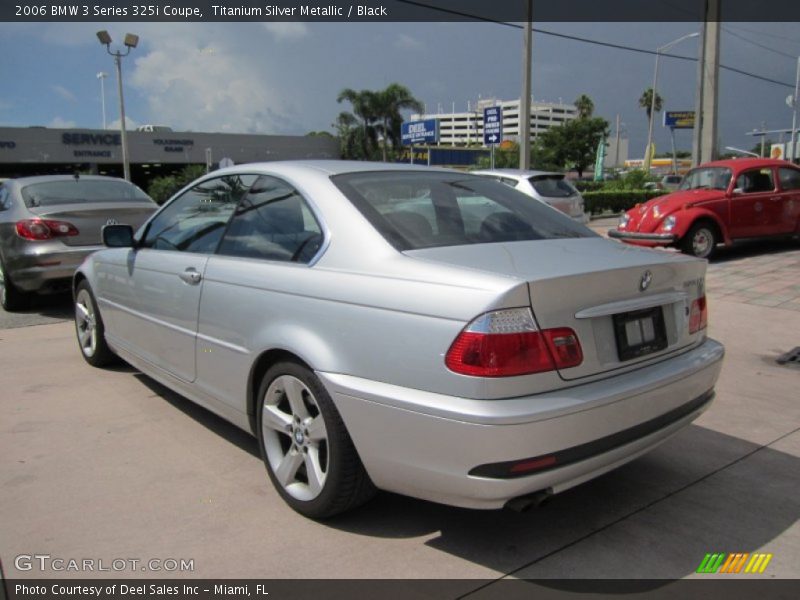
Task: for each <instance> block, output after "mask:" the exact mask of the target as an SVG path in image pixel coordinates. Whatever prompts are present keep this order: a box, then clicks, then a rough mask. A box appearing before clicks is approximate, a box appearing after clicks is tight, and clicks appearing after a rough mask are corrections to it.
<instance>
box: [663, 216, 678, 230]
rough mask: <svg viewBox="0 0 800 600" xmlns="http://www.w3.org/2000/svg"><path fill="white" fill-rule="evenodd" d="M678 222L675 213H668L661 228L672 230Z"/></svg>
mask: <svg viewBox="0 0 800 600" xmlns="http://www.w3.org/2000/svg"><path fill="white" fill-rule="evenodd" d="M677 222H678V219H676V218H675V215H670V216H668V217H667V218H666V219H664V222H663V223H662V224H661V229H663V230H664V231H672V230H673V229H674V228H675V223H677Z"/></svg>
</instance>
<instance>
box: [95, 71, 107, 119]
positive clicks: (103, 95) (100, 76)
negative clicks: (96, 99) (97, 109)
mask: <svg viewBox="0 0 800 600" xmlns="http://www.w3.org/2000/svg"><path fill="white" fill-rule="evenodd" d="M106 77H108V73H106V72H104V71H100V72H99V73H98V74H97V78H98V79H99V80H100V104H101V106H102V107H103V129H105V128H106V86H105V80H106Z"/></svg>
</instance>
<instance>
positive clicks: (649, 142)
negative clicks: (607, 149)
mask: <svg viewBox="0 0 800 600" xmlns="http://www.w3.org/2000/svg"><path fill="white" fill-rule="evenodd" d="M699 35H700V34H699V33H698V32H697V31H695V32H694V33H687V34H686V35H684V36H681V37H679V38H678V39H677V40H672V41H671V42H670V43H669V44H664V45H663V46H661V47H660V48H656V68H655V70H654V71H653V89H652V93H651V94H650V124H649V125H648V127H647V146H646V147H645V149H644V158H645V161H646V162H647V154H648V152H650V147H651V146H652V145H653V117H654V116H655V112H656V93H657V92H656V86H657V85H658V59H659V58H661V53H662V52H663V51H664V50H669V49H670V48H672V47H673V46H674V45H675V44H679V43H680V42H682V41H684V40H688V39H689V38H694V37H697V36H699ZM651 165H652V157H651V160H650V161H649V162H647V172H648V173H649V172H650V167H651Z"/></svg>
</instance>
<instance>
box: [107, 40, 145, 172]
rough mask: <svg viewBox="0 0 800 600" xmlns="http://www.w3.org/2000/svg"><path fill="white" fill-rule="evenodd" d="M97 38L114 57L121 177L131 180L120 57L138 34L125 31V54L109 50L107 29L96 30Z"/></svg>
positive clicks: (132, 44)
mask: <svg viewBox="0 0 800 600" xmlns="http://www.w3.org/2000/svg"><path fill="white" fill-rule="evenodd" d="M97 39H98V40H100V43H101V44H103V45H104V46H105V47H106V52H108V53H109V54H110V55H111V56H113V57H114V65H115V66H116V67H117V90H118V92H119V129H120V134H121V137H122V172H123V177H124V178H125V179H127V180H128V181H130V180H131V165H130V162H129V160H128V132H127V130H126V129H125V98H124V97H123V95H122V57H123V56H128V54H130V53H131V50H133V49H134V48H136V46H137V45H138V44H139V36H138V35H134V34H132V33H126V34H125V39H124V40H123V43H124V44H125V47H126V48H127V50H125V54H123V53H122V52H120V51H119V50H117V51H116V52H112V51H111V36H110V35H109V34H108V32H107V31H105V30H103V31H98V32H97Z"/></svg>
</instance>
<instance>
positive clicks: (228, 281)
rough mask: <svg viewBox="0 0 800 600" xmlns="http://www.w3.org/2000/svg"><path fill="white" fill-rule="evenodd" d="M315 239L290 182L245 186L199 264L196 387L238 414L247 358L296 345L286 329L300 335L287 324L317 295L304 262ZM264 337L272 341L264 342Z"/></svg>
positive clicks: (314, 221)
mask: <svg viewBox="0 0 800 600" xmlns="http://www.w3.org/2000/svg"><path fill="white" fill-rule="evenodd" d="M323 241H324V236H323V230H322V228H321V226H320V220H319V219H318V218H317V216H316V215H315V213H314V212H313V211H312V210H311V208H310V204H309V203H308V202H307V201H306V199H305V198H304V197H303V196H302V195H301V194H300V193H299V192H298V191H297V190H296V189H295V188H294V187H293V186H292V185H291V184H289V183H288V182H286V181H283V180H282V179H278V178H276V177H271V176H262V177H260V178H259V179H258V181H256V182H255V183H254V184H253V186H252V187H251V189H250V191H249V193H248V194H247V195H246V196H245V197H244V198H243V199H242V201H241V202H240V204H239V206H238V207H237V209H236V212H235V214H234V216H233V218H232V219H231V222H230V224H229V226H228V228H227V230H226V232H225V236H224V238H223V239H222V241H221V243H220V245H219V248H218V250H217V254H216V255H214V256H212V257H210V258H209V261H208V266H207V267H206V278H205V282H204V286H205V287H204V288H203V296H202V299H201V301H200V315H199V323H198V342H197V350H196V354H197V381H196V386H197V387H198V388H199V389H200V390H202V391H203V392H205V393H206V394H208V395H210V396H212V397H214V398H217V399H219V400H221V401H222V402H223V403H225V404H227V405H228V407H230V408H234V409H236V410H238V411H240V412H244V411H246V407H245V406H243V402H244V399H245V398H246V397H247V393H246V386H247V381H248V379H249V376H250V368H251V366H252V364H253V360H254V353H255V352H258V351H259V350H260V349H261V348H263V346H262V345H263V344H264V343H278V344H280V345H282V346H283V345H285V344H291V343H294V342H296V340H292V339H286V337H285V336H286V335H287V334H286V331H289V330H294V331H301V329H299V328H296V323H295V321H294V319H295V318H296V316H297V315H298V314H301V313H303V311H310V312H311V313H313V309H312V308H311V307H312V306H315V302H314V301H313V300H311V299H309V294H310V290H315V291H314V292H311V293H312V294H313V293H317V291H318V288H317V286H318V285H319V280H318V279H317V275H316V273H315V272H314V270H313V269H309V268H308V265H309V263H310V262H311V261H312V260H313V259H314V257H315V256H316V255H317V254H318V253H319V251H320V249H321V248H322V244H323ZM313 316H314V315H313V314H308V315H307V317H308V318H313ZM318 317H319V318H320V319H325V318H326V316H325V315H323V314H320V315H318ZM279 331H280V332H282V333H277V332H279ZM269 336H276V337H277V338H278V339H277V340H276V339H270V341H269V342H265V341H264V340H265V339H266V338H268V337H269ZM284 347H285V346H284Z"/></svg>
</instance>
